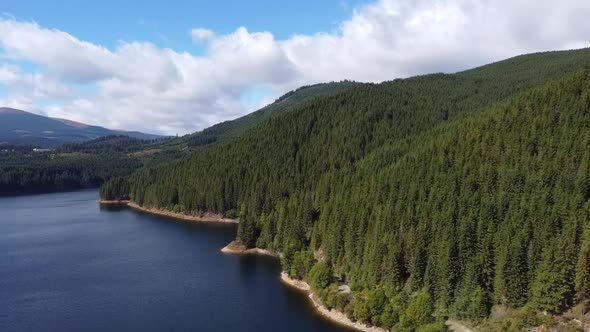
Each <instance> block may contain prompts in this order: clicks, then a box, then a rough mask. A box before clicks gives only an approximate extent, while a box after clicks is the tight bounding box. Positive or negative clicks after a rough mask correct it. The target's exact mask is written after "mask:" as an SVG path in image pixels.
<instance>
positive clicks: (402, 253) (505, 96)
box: [101, 49, 590, 331]
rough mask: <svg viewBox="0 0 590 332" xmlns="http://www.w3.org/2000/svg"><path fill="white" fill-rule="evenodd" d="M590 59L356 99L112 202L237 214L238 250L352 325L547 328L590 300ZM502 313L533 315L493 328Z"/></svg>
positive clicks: (422, 83)
mask: <svg viewBox="0 0 590 332" xmlns="http://www.w3.org/2000/svg"><path fill="white" fill-rule="evenodd" d="M588 63H590V50H588V49H583V50H577V51H567V52H550V53H542V54H533V55H527V56H521V57H517V58H513V59H509V60H506V61H503V62H499V63H496V64H492V65H489V66H484V67H481V68H476V69H473V70H470V71H466V72H462V73H458V74H453V75H445V74H433V75H426V76H419V77H414V78H409V79H404V80H395V81H392V82H386V83H382V84H366V85H359V86H356V87H354V88H352V89H349V90H346V91H343V92H341V93H338V94H335V95H333V96H327V97H321V98H316V99H313V100H310V101H307V102H304V103H302V104H300V105H297V106H295V107H294V108H291V109H290V110H289V111H288V112H284V113H282V114H280V115H279V116H276V117H272V118H270V119H268V120H267V121H265V122H263V123H261V124H259V125H256V126H254V127H253V128H251V129H250V130H248V131H247V132H245V133H244V134H243V135H242V136H240V137H238V138H237V139H234V140H231V141H228V142H226V143H224V144H219V145H216V146H211V147H209V148H204V149H202V150H200V151H199V152H198V153H195V154H193V155H192V156H191V158H186V159H183V160H179V161H176V162H172V163H169V164H167V165H165V166H162V167H158V168H153V169H146V170H143V171H141V172H137V173H134V174H133V175H131V176H129V177H126V178H122V179H116V180H114V181H110V182H108V183H106V184H105V185H104V186H103V187H102V189H101V195H102V196H103V198H105V199H122V198H131V199H132V200H133V201H134V202H136V203H138V204H140V205H143V206H149V207H158V208H165V209H170V210H175V211H181V212H184V213H187V214H198V213H201V212H204V211H215V212H220V213H226V214H228V213H233V211H237V213H238V214H239V216H240V227H239V231H238V239H239V240H240V241H241V242H242V243H243V244H245V245H247V246H249V247H253V246H258V247H264V248H268V249H271V250H274V251H279V252H282V253H283V255H284V258H283V260H282V263H283V268H284V269H285V270H286V271H287V272H288V273H289V274H290V275H291V276H292V277H296V278H305V279H306V280H308V281H309V282H310V284H311V285H312V287H313V288H314V289H315V290H316V292H317V293H319V294H320V296H321V298H322V301H323V302H324V304H326V305H327V306H329V307H336V308H338V309H340V310H343V311H345V312H346V313H347V314H348V315H349V316H350V317H351V318H353V319H356V320H360V321H363V322H367V323H371V324H374V325H379V326H384V327H388V328H392V327H393V328H395V329H396V330H400V331H415V330H421V331H426V330H433V331H438V330H441V329H442V323H441V322H442V321H443V317H445V316H451V317H456V318H461V319H465V320H471V321H472V322H473V323H474V324H481V327H482V328H484V329H485V328H487V329H490V330H498V329H504V330H519V329H520V328H523V327H524V326H526V325H539V324H541V323H544V322H545V321H546V317H547V316H543V315H537V314H536V313H537V312H542V311H545V312H548V313H551V314H560V313H562V312H564V311H566V310H568V309H570V308H571V307H572V306H573V305H575V304H577V303H579V302H580V301H582V300H583V299H585V298H588V297H589V295H590V284H589V283H588V282H587V281H588V280H590V267H589V266H590V262H589V260H590V258H589V257H590V244H589V243H590V201H589V200H590V149H589V148H588V147H589V146H590V69H588V67H586V66H585V65H587V64H588ZM332 276H337V278H338V279H339V280H340V281H343V282H346V283H347V284H349V285H350V286H351V288H352V289H353V293H352V294H349V293H339V292H338V290H337V286H336V284H335V283H333V282H334V281H336V280H335V279H333V278H332ZM494 305H502V306H504V307H505V308H522V309H520V310H521V311H522V312H524V313H526V314H522V315H521V316H522V317H521V318H520V319H519V320H513V321H511V320H507V321H502V320H497V321H493V322H484V323H481V322H482V321H484V320H485V319H486V318H487V317H488V316H489V315H490V312H491V311H492V306H494ZM523 317H524V318H523Z"/></svg>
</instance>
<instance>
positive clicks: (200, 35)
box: [191, 28, 215, 42]
mask: <svg viewBox="0 0 590 332" xmlns="http://www.w3.org/2000/svg"><path fill="white" fill-rule="evenodd" d="M191 35H192V36H193V40H194V41H195V42H202V41H209V40H212V39H213V38H214V37H215V32H213V31H211V30H209V29H205V28H195V29H192V30H191Z"/></svg>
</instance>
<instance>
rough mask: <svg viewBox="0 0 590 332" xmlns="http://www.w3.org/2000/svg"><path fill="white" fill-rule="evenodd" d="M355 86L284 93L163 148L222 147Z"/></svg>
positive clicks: (342, 84) (336, 84)
mask: <svg viewBox="0 0 590 332" xmlns="http://www.w3.org/2000/svg"><path fill="white" fill-rule="evenodd" d="M358 84H359V83H356V82H351V81H342V82H332V83H321V84H315V85H310V86H303V87H300V88H298V89H296V90H293V91H291V92H288V93H286V94H285V95H283V96H281V97H280V98H278V99H277V100H276V101H275V102H273V103H272V104H270V105H268V106H265V107H263V108H261V109H259V110H258V111H255V112H252V113H250V114H247V115H244V116H242V117H240V118H237V119H235V120H231V121H225V122H221V123H218V124H216V125H213V126H211V127H209V128H207V129H205V130H203V131H200V132H196V133H194V134H190V135H187V136H184V137H180V138H177V139H173V140H170V141H167V142H166V143H165V144H164V145H165V146H168V147H184V148H190V149H195V148H199V147H203V146H207V145H209V144H213V143H221V142H224V141H227V140H230V139H232V138H235V137H238V136H240V135H241V134H243V133H244V132H245V131H246V130H248V129H250V128H251V127H253V126H254V125H256V124H258V123H261V122H263V121H265V120H267V119H269V118H270V117H272V116H275V115H277V114H279V113H281V112H283V111H285V110H287V109H289V108H291V107H293V106H295V105H298V104H301V103H303V102H305V101H308V100H311V99H313V98H315V97H320V96H330V95H333V94H336V93H338V92H340V91H344V90H346V89H349V88H351V87H353V86H356V85H358Z"/></svg>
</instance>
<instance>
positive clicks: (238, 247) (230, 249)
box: [221, 241, 387, 332]
mask: <svg viewBox="0 0 590 332" xmlns="http://www.w3.org/2000/svg"><path fill="white" fill-rule="evenodd" d="M221 252H223V253H226V254H234V255H263V256H272V257H277V258H278V257H281V256H280V254H277V253H274V252H272V251H269V250H266V249H260V248H251V249H247V248H246V247H245V246H244V245H243V244H241V243H239V242H238V241H232V242H230V244H228V245H227V246H225V247H224V248H223V249H221ZM281 281H282V282H283V283H284V284H285V285H287V286H290V287H294V288H297V289H298V290H301V291H303V292H305V293H306V294H307V295H308V298H309V300H310V301H311V303H312V304H313V307H314V308H315V310H316V311H317V312H318V313H319V314H320V315H322V316H324V317H325V318H327V319H330V320H332V321H334V322H336V323H338V324H340V325H343V326H347V327H351V328H353V329H355V330H358V331H363V332H387V330H385V329H382V328H379V327H375V326H369V325H365V324H361V323H359V322H353V321H351V320H350V319H349V318H348V317H346V315H345V314H344V313H343V312H340V311H338V310H335V309H328V308H326V307H325V306H324V305H323V304H321V303H320V302H319V300H318V299H317V296H316V295H315V294H314V293H313V292H312V291H311V287H310V286H309V285H308V284H307V283H306V282H305V281H303V280H296V279H291V278H289V276H288V275H287V273H286V272H281Z"/></svg>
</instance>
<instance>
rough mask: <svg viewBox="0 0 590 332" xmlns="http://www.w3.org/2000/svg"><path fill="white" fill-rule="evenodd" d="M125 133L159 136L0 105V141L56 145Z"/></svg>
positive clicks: (19, 143) (5, 142) (139, 135)
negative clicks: (118, 129) (46, 115)
mask: <svg viewBox="0 0 590 332" xmlns="http://www.w3.org/2000/svg"><path fill="white" fill-rule="evenodd" d="M121 134H125V135H127V136H130V137H135V138H141V139H155V138H161V137H162V136H158V135H151V134H144V133H140V132H136V131H117V130H111V129H106V128H103V127H99V126H91V125H87V124H83V123H79V122H75V121H71V120H66V119H55V118H49V117H45V116H41V115H37V114H33V113H29V112H25V111H21V110H17V109H13V108H6V107H1V108H0V144H1V143H4V144H15V145H33V146H38V147H52V148H53V147H57V146H59V145H62V144H64V143H74V142H82V141H86V140H91V139H94V138H98V137H103V136H109V135H121Z"/></svg>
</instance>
